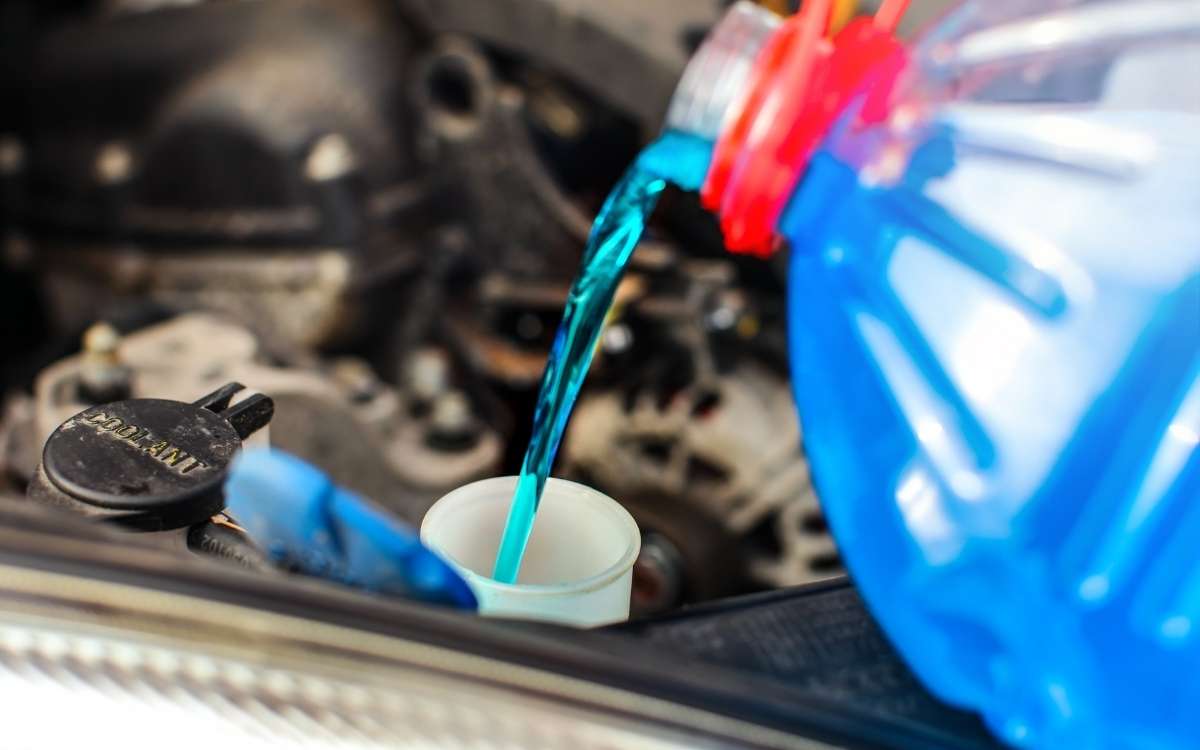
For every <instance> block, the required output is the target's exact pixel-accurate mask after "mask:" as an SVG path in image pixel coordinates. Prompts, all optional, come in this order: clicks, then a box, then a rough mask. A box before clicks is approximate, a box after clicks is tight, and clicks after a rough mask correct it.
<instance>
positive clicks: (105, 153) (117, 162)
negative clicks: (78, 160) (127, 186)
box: [95, 141, 133, 185]
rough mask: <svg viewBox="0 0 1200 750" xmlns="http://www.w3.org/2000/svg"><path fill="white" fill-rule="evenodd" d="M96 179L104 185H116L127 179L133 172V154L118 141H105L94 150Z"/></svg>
mask: <svg viewBox="0 0 1200 750" xmlns="http://www.w3.org/2000/svg"><path fill="white" fill-rule="evenodd" d="M95 169H96V179H98V180H99V181H100V182H101V183H102V184H105V185H116V184H118V183H121V182H124V181H126V180H128V179H129V175H130V173H132V172H133V154H131V153H130V152H129V148H128V147H127V146H126V145H125V144H123V143H120V142H117V141H113V142H112V143H106V144H104V145H103V146H101V147H100V150H99V151H97V152H96V164H95Z"/></svg>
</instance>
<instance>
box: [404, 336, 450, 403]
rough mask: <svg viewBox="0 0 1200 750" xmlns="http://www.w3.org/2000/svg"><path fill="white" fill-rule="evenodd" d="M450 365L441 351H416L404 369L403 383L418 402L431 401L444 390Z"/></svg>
mask: <svg viewBox="0 0 1200 750" xmlns="http://www.w3.org/2000/svg"><path fill="white" fill-rule="evenodd" d="M449 381H450V363H449V362H448V361H447V359H446V354H445V352H443V351H442V350H441V349H432V348H430V349H418V350H417V351H415V352H413V354H412V356H411V357H410V358H409V360H408V364H407V366H406V368H405V383H406V385H407V386H408V390H409V391H410V392H411V393H412V395H413V397H414V398H415V399H416V400H418V401H425V402H428V401H433V400H434V399H435V398H437V397H438V395H439V394H441V393H442V392H443V391H445V390H446V387H447V385H448V384H449Z"/></svg>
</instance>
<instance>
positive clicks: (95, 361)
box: [79, 322, 132, 403]
mask: <svg viewBox="0 0 1200 750" xmlns="http://www.w3.org/2000/svg"><path fill="white" fill-rule="evenodd" d="M120 345H121V334H120V333H119V332H118V331H117V329H116V328H113V327H112V326H111V325H109V324H108V323H104V322H100V323H96V324H94V325H92V326H91V327H90V328H88V329H87V331H86V332H85V333H84V334H83V362H82V364H81V366H80V371H79V386H80V393H81V395H82V396H83V397H84V398H86V399H88V400H89V401H92V402H93V403H107V402H109V401H119V400H121V399H123V398H128V397H129V394H130V379H131V375H132V373H131V371H130V369H129V368H128V367H126V366H125V365H124V364H123V363H122V362H121V359H120V355H119V351H118V350H119V348H120Z"/></svg>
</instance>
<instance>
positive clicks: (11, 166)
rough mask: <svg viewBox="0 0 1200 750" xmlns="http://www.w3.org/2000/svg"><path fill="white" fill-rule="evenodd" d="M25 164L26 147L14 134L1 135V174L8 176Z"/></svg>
mask: <svg viewBox="0 0 1200 750" xmlns="http://www.w3.org/2000/svg"><path fill="white" fill-rule="evenodd" d="M23 166H25V147H24V146H22V145H21V142H20V141H19V140H17V138H16V136H13V135H2V136H0V174H2V175H5V176H8V175H13V174H16V173H17V172H19V171H21V167H23Z"/></svg>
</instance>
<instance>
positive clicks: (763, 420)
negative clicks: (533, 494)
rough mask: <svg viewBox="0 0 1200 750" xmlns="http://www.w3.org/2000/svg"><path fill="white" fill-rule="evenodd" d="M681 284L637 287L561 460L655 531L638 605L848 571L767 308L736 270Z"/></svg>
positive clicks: (700, 268)
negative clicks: (759, 344)
mask: <svg viewBox="0 0 1200 750" xmlns="http://www.w3.org/2000/svg"><path fill="white" fill-rule="evenodd" d="M659 275H660V276H661V273H660V274H659ZM678 277H682V278H683V279H685V280H686V286H685V287H684V289H683V290H681V291H680V290H676V291H675V292H674V293H672V294H667V293H664V292H662V291H653V289H654V288H655V287H656V286H661V283H662V280H661V279H657V280H656V279H655V278H654V277H653V275H646V276H644V277H642V278H641V279H640V280H639V281H636V282H635V283H636V284H637V285H638V286H642V287H645V288H646V289H649V290H651V291H649V292H646V291H643V292H636V291H635V292H632V293H631V296H632V297H633V299H630V300H629V301H628V302H627V303H626V306H625V310H624V311H623V313H622V314H621V315H620V317H619V318H618V319H617V320H616V321H614V322H613V324H612V325H610V327H609V329H608V331H607V332H606V334H605V338H604V339H603V342H602V343H603V349H604V352H605V354H606V359H605V360H601V361H600V362H599V369H600V371H599V372H597V373H596V374H595V384H596V386H598V387H593V388H591V389H589V390H585V391H584V393H583V395H582V396H581V397H580V399H579V402H578V404H577V405H576V407H575V411H574V413H573V415H572V418H571V423H570V426H569V429H568V432H567V435H566V437H565V439H564V442H563V449H562V458H561V459H560V461H561V464H560V467H561V472H562V473H563V474H564V475H565V476H569V477H575V478H578V479H579V480H580V481H582V482H584V483H585V484H588V485H591V486H594V487H597V488H600V489H601V490H603V491H604V492H606V493H608V494H610V495H611V496H613V497H617V498H620V499H621V502H622V503H623V504H625V505H626V507H627V508H629V511H630V513H632V514H633V516H634V517H635V518H636V519H637V520H638V523H639V525H641V527H642V530H643V534H644V537H643V539H644V541H643V549H642V555H641V557H640V558H639V560H638V563H637V565H636V566H635V568H634V594H633V606H634V609H635V610H636V611H638V612H643V613H648V612H661V611H665V610H667V609H670V608H672V607H675V606H677V605H679V604H680V603H683V602H694V601H704V600H707V599H711V598H715V597H718V596H723V595H728V594H732V593H738V592H742V591H749V590H755V589H760V588H772V587H778V586H790V585H796V584H799V583H805V582H808V581H813V580H818V579H822V578H828V577H831V576H834V575H838V574H840V573H841V572H842V568H841V565H840V562H839V560H838V557H837V553H836V550H835V548H834V545H833V541H832V539H831V537H830V536H829V533H828V531H827V529H826V527H825V522H824V519H823V517H822V515H821V510H820V505H819V503H818V500H817V495H816V493H815V491H814V489H813V487H812V483H811V480H810V477H809V474H808V468H807V464H806V462H805V460H804V456H803V453H802V451H801V440H800V428H799V424H798V421H797V419H796V415H795V409H794V408H793V406H792V397H791V393H790V391H789V389H788V384H787V378H786V375H785V374H784V373H783V371H782V370H781V369H780V368H779V367H778V366H776V365H774V364H773V363H772V361H771V360H770V358H769V357H766V356H751V355H752V354H753V352H754V350H753V346H752V344H753V342H754V341H755V340H757V339H758V338H760V337H761V335H760V327H761V324H762V321H761V318H760V315H761V310H760V309H758V308H756V307H755V305H753V304H751V303H750V302H749V301H748V300H746V299H745V298H744V296H743V295H741V294H739V293H738V290H737V288H736V285H735V283H734V282H735V280H736V276H735V275H734V273H733V268H732V267H731V266H729V265H728V264H726V263H723V262H707V261H690V262H685V263H682V264H679V265H678V266H677V267H673V268H672V275H671V276H670V277H669V278H670V279H672V280H673V279H676V278H678ZM632 278H633V279H637V278H638V277H636V276H635V277H632ZM639 294H640V295H641V296H638V295H639ZM633 331H637V334H636V335H635V334H634V333H633Z"/></svg>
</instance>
